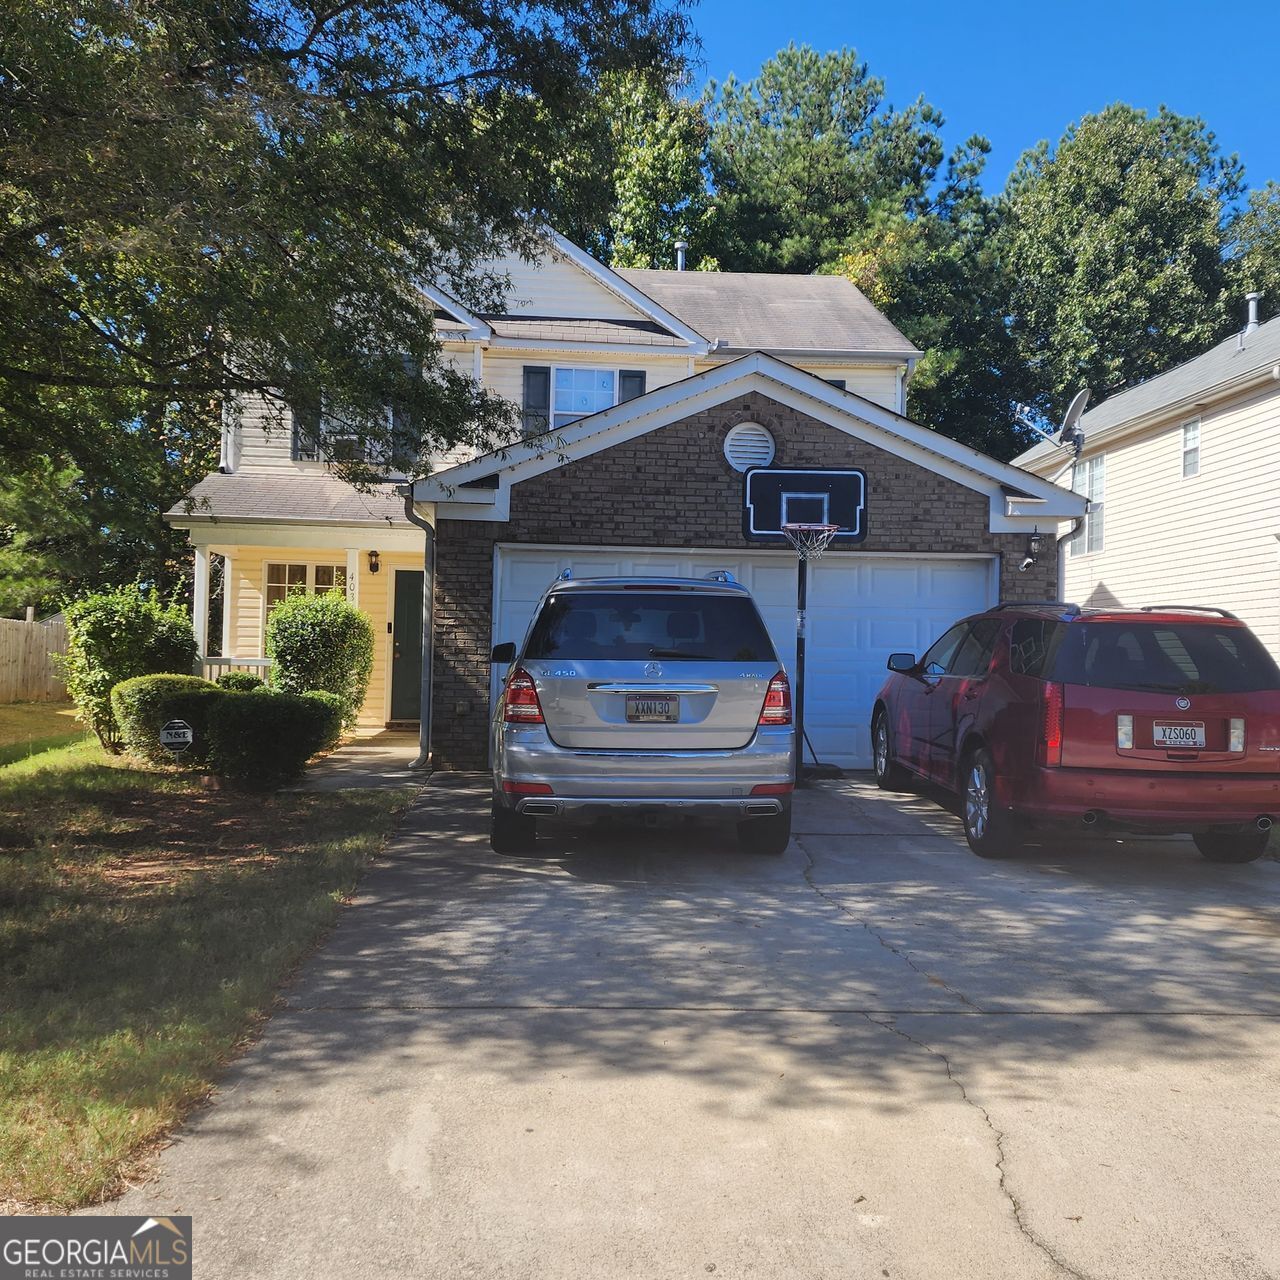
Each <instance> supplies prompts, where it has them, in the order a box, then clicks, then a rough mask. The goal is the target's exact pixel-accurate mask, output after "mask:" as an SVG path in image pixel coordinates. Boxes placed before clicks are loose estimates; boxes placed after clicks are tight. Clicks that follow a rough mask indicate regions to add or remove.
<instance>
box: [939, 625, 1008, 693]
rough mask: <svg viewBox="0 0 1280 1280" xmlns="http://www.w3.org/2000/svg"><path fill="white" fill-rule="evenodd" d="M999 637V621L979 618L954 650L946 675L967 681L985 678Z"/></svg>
mask: <svg viewBox="0 0 1280 1280" xmlns="http://www.w3.org/2000/svg"><path fill="white" fill-rule="evenodd" d="M999 635H1000V622H999V619H997V618H979V619H978V621H977V622H975V623H974V624H973V626H972V627H970V628H969V634H968V635H967V636H965V638H964V640H963V641H962V642H961V644H960V647H959V648H958V649H957V650H956V652H955V657H954V658H952V659H951V666H950V667H949V668H948V669H947V675H949V676H961V677H963V678H965V679H967V680H978V679H981V678H982V677H983V676H985V675H986V674H987V672H988V671H989V670H990V669H991V658H992V656H993V655H994V653H995V651H996V640H997V638H998V637H999Z"/></svg>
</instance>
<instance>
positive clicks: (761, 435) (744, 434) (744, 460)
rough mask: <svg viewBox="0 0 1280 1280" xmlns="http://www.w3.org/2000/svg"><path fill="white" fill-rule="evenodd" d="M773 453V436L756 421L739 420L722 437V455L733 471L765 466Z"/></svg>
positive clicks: (769, 461) (771, 459)
mask: <svg viewBox="0 0 1280 1280" xmlns="http://www.w3.org/2000/svg"><path fill="white" fill-rule="evenodd" d="M773 454H774V448H773V437H772V436H771V435H770V434H769V432H768V431H767V430H766V429H765V428H764V427H762V426H761V425H760V424H759V423H758V422H740V423H738V425H737V426H736V427H734V428H733V429H732V430H731V431H730V432H729V434H728V435H727V436H725V438H724V456H725V457H726V458H727V459H728V462H729V465H730V466H731V467H732V468H733V469H734V470H735V471H746V470H747V468H748V467H767V466H768V465H769V463H771V462H772V461H773Z"/></svg>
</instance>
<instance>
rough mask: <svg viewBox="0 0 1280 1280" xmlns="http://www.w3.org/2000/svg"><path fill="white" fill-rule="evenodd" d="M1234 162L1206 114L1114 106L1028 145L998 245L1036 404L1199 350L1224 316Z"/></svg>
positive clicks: (1053, 408)
mask: <svg viewBox="0 0 1280 1280" xmlns="http://www.w3.org/2000/svg"><path fill="white" fill-rule="evenodd" d="M1241 186H1242V172H1241V169H1240V165H1239V162H1238V161H1237V160H1236V158H1235V157H1234V156H1231V157H1226V158H1224V157H1223V156H1222V154H1221V152H1220V150H1219V148H1218V144H1217V141H1216V139H1215V138H1214V135H1213V134H1212V133H1211V132H1210V131H1209V130H1208V129H1207V128H1206V127H1205V124H1204V122H1203V121H1201V120H1198V119H1195V118H1190V117H1186V116H1179V115H1176V114H1174V113H1173V112H1172V111H1170V110H1168V108H1164V107H1162V108H1161V109H1160V111H1159V112H1157V113H1156V114H1155V115H1153V116H1149V115H1147V114H1146V112H1144V111H1140V110H1137V109H1136V108H1134V107H1128V106H1123V105H1115V106H1110V107H1107V108H1106V109H1105V110H1104V111H1102V112H1100V113H1099V114H1097V115H1092V116H1086V117H1085V118H1084V119H1083V120H1081V121H1080V122H1079V123H1078V124H1073V125H1072V126H1071V127H1070V128H1068V130H1067V131H1066V133H1065V134H1064V135H1063V137H1062V139H1061V140H1060V141H1059V142H1058V144H1057V146H1056V147H1054V148H1052V149H1051V148H1050V147H1049V146H1048V144H1046V143H1041V144H1040V146H1038V147H1037V148H1035V149H1034V150H1032V151H1029V152H1027V153H1026V154H1025V155H1024V156H1023V158H1022V160H1021V161H1020V163H1019V165H1018V168H1017V169H1016V170H1015V172H1014V174H1013V175H1012V177H1011V178H1010V180H1009V186H1008V189H1007V191H1006V193H1005V198H1004V203H1003V209H1002V212H1003V223H1004V225H1003V227H1002V229H1001V234H1000V249H1001V254H1002V260H1003V265H1004V269H1005V272H1006V273H1007V279H1008V281H1009V288H1010V295H1011V301H1010V310H1011V315H1012V333H1013V336H1014V339H1015V341H1016V343H1017V347H1018V353H1019V356H1020V358H1021V361H1022V363H1023V365H1024V366H1025V368H1026V369H1027V371H1028V375H1029V378H1030V381H1031V384H1032V386H1033V387H1034V395H1033V398H1032V403H1033V404H1034V405H1035V407H1036V408H1038V409H1039V410H1040V411H1041V412H1043V413H1046V414H1049V415H1050V416H1053V415H1056V414H1057V413H1059V412H1061V409H1062V408H1063V407H1064V406H1065V404H1066V402H1067V400H1068V399H1069V398H1070V396H1071V394H1072V393H1073V392H1074V391H1076V390H1078V389H1079V388H1080V387H1085V386H1087V387H1089V388H1090V389H1091V390H1092V392H1093V396H1094V399H1095V401H1096V400H1099V399H1102V398H1104V397H1105V396H1107V395H1110V394H1112V393H1113V392H1115V391H1119V390H1122V389H1123V388H1124V387H1126V386H1129V385H1131V384H1133V383H1135V382H1137V381H1140V380H1142V379H1145V378H1150V377H1152V376H1154V375H1155V374H1158V373H1161V372H1163V371H1164V370H1166V369H1168V368H1169V367H1170V366H1172V365H1174V364H1177V363H1178V362H1179V361H1182V360H1186V359H1188V358H1190V357H1191V356H1194V355H1198V354H1199V353H1200V352H1202V351H1204V350H1205V349H1207V348H1208V347H1209V346H1210V345H1211V344H1212V343H1213V342H1214V341H1215V340H1217V339H1219V338H1221V337H1222V336H1224V334H1225V332H1226V331H1227V330H1228V329H1229V328H1230V327H1231V326H1230V321H1229V319H1228V314H1227V305H1226V304H1227V271H1226V266H1225V263H1224V258H1223V247H1224V235H1225V225H1226V222H1227V218H1228V212H1229V210H1230V208H1231V206H1232V205H1233V203H1234V202H1235V201H1236V199H1237V198H1238V196H1239V195H1240V191H1241Z"/></svg>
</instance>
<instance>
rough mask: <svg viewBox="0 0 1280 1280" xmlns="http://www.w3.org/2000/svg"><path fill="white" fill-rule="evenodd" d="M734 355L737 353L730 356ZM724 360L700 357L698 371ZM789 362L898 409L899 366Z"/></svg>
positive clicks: (877, 402)
mask: <svg viewBox="0 0 1280 1280" xmlns="http://www.w3.org/2000/svg"><path fill="white" fill-rule="evenodd" d="M731 358H736V357H731ZM723 363H725V361H723V360H699V361H698V363H697V372H699V373H701V372H702V370H703V369H711V368H714V367H715V366H716V365H717V364H723ZM788 363H789V364H792V365H794V366H795V367H796V368H797V369H803V370H804V371H805V372H806V373H812V374H815V375H816V376H817V377H819V378H826V379H828V380H829V381H833V382H838V381H843V382H844V384H845V390H846V391H852V392H853V393H854V394H855V395H859V396H861V397H862V398H863V399H864V400H870V401H871V402H872V403H873V404H878V405H883V406H884V407H885V408H886V409H892V410H893V412H894V413H898V412H900V410H899V408H898V367H897V366H896V365H891V364H834V363H824V362H821V361H817V360H791V361H788Z"/></svg>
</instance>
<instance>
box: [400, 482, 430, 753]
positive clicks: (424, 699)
mask: <svg viewBox="0 0 1280 1280" xmlns="http://www.w3.org/2000/svg"><path fill="white" fill-rule="evenodd" d="M400 493H401V495H402V496H403V498H404V515H405V519H406V520H408V521H409V523H410V524H416V525H417V526H418V528H419V529H421V530H422V531H423V533H424V534H425V535H426V545H425V546H424V547H423V550H422V677H421V680H422V683H421V686H420V688H419V690H418V756H417V759H416V760H414V762H413V763H412V764H411V765H410V766H409V767H410V768H411V769H426V770H427V771H428V772H430V770H431V767H432V765H431V694H432V688H431V684H432V674H433V672H434V670H435V600H436V531H435V528H434V527H433V526H432V525H431V523H430V522H429V521H427V520H424V519H423V518H422V517H421V516H420V515H419V514H418V513H417V511H416V510H415V509H414V505H413V485H411V484H410V485H406V486H405V487H404V488H403V489H401V490H400Z"/></svg>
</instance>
